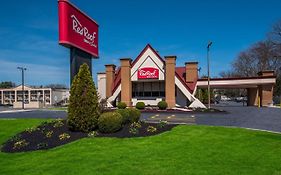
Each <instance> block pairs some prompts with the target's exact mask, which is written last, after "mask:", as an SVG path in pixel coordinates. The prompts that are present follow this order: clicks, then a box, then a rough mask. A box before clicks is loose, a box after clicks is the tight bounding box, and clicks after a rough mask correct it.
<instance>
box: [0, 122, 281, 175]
mask: <svg viewBox="0 0 281 175" xmlns="http://www.w3.org/2000/svg"><path fill="white" fill-rule="evenodd" d="M42 121H43V120H39V119H17V120H4V119H0V128H1V129H0V143H3V142H4V141H5V140H6V139H8V138H9V137H10V136H13V135H14V134H16V133H17V132H20V131H22V130H24V129H25V128H27V127H32V126H34V125H38V124H39V123H40V122H42ZM0 174H1V175H12V174H28V175H32V174H34V175H38V174H44V175H48V174H57V175H61V174H67V175H72V174H73V175H77V174H85V175H88V174H109V175H113V174H126V175H127V174H155V175H159V174H161V175H162V174H206V175H209V174H222V175H225V174H235V175H236V174H247V175H249V174H255V175H259V174H261V175H264V174H266V175H267V174H273V175H280V174H281V135H279V134H271V133H266V132H259V131H250V130H245V129H239V128H223V127H210V126H178V127H176V128H174V129H173V130H172V131H170V132H166V133H163V134H160V135H157V136H152V137H146V138H129V139H117V138H85V139H82V140H79V141H76V142H73V143H70V144H67V145H64V146H61V147H57V148H55V149H51V150H47V151H35V152H27V153H12V154H11V153H10V154H8V153H2V152H1V153H0Z"/></svg>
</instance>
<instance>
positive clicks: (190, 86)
mask: <svg viewBox="0 0 281 175" xmlns="http://www.w3.org/2000/svg"><path fill="white" fill-rule="evenodd" d="M148 49H151V50H152V52H153V53H154V54H155V55H156V56H157V57H158V58H159V59H160V60H161V61H162V62H163V64H165V61H164V59H163V58H162V57H161V56H160V55H159V54H158V52H157V51H156V50H155V49H154V48H153V47H152V46H151V45H150V44H147V45H146V46H145V48H144V49H143V50H142V51H141V53H140V54H139V55H138V56H137V58H136V59H135V60H134V61H133V62H132V67H133V66H134V65H135V64H136V63H137V62H138V60H139V59H140V58H141V57H142V56H143V54H144V53H145V52H146V51H147V50H148ZM120 70H121V68H120V67H118V68H117V70H116V73H115V79H114V82H113V86H112V93H114V92H115V91H116V89H117V88H118V86H119V85H120V84H121V71H120ZM185 71H186V69H185V67H176V69H175V76H177V77H178V78H179V80H180V81H181V82H182V84H183V85H184V86H185V88H186V89H187V90H188V91H189V92H191V93H192V92H193V91H194V89H195V87H196V83H197V80H195V81H194V82H193V83H188V82H186V81H185V73H186V72H185Z"/></svg>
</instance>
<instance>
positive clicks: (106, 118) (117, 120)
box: [98, 112, 122, 133]
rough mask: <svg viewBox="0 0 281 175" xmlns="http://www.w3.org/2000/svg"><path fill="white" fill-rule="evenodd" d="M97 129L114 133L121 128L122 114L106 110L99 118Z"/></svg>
mask: <svg viewBox="0 0 281 175" xmlns="http://www.w3.org/2000/svg"><path fill="white" fill-rule="evenodd" d="M98 124H99V131H100V132H102V133H114V132H116V131H118V130H120V129H121V128H122V116H121V115H120V114H119V113H118V112H106V113H103V114H102V115H101V116H100V118H99V122H98Z"/></svg>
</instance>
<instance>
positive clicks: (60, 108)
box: [45, 107, 67, 111]
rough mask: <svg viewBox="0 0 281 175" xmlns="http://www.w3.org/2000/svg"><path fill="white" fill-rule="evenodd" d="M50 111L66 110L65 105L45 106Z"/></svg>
mask: <svg viewBox="0 0 281 175" xmlns="http://www.w3.org/2000/svg"><path fill="white" fill-rule="evenodd" d="M45 109H47V110H50V111H67V107H51V108H45Z"/></svg>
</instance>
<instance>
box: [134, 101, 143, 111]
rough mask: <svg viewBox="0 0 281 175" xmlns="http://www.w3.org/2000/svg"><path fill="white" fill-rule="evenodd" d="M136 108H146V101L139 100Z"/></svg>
mask: <svg viewBox="0 0 281 175" xmlns="http://www.w3.org/2000/svg"><path fill="white" fill-rule="evenodd" d="M136 108H137V109H140V110H141V109H144V108H145V104H144V102H137V104H136Z"/></svg>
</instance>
